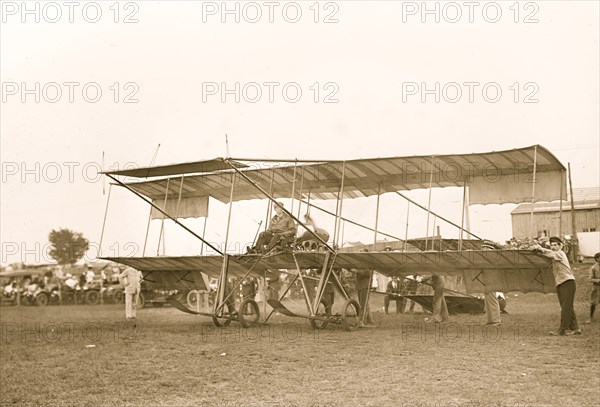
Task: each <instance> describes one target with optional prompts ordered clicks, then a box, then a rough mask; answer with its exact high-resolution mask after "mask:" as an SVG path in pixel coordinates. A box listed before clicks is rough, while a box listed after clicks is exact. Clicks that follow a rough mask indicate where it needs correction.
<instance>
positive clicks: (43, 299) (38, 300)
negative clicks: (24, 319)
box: [35, 293, 49, 307]
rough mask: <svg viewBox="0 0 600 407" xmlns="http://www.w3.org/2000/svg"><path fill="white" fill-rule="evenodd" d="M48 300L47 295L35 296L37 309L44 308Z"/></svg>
mask: <svg viewBox="0 0 600 407" xmlns="http://www.w3.org/2000/svg"><path fill="white" fill-rule="evenodd" d="M48 299H49V298H48V294H46V293H39V294H38V295H36V296H35V304H36V305H37V306H39V307H45V306H46V305H48Z"/></svg>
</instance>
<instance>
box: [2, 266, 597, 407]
mask: <svg viewBox="0 0 600 407" xmlns="http://www.w3.org/2000/svg"><path fill="white" fill-rule="evenodd" d="M590 265H591V264H584V265H578V266H577V267H576V268H577V271H576V274H577V277H578V295H577V302H576V311H577V315H578V318H579V319H580V322H583V321H584V320H585V319H587V316H588V308H589V305H588V301H587V298H588V297H587V295H586V292H587V291H588V290H589V287H588V286H589V283H586V282H585V280H586V278H587V270H588V269H589V267H590ZM382 306H383V299H382V297H381V296H373V298H372V302H371V307H372V310H373V311H374V312H373V315H374V324H373V325H372V326H370V327H367V328H362V329H359V330H358V331H354V332H345V331H343V330H341V329H340V328H339V326H337V325H330V326H329V327H328V328H327V329H324V330H313V329H311V328H310V326H309V324H308V322H307V321H306V320H303V319H297V318H289V317H286V316H282V315H279V316H275V317H274V318H272V319H271V321H269V322H270V323H269V324H268V325H262V326H259V327H255V328H250V329H243V328H241V327H240V325H239V324H238V323H236V322H233V323H232V324H231V325H230V326H229V327H227V328H215V327H214V326H213V325H212V322H211V321H210V320H209V319H208V318H206V317H199V316H194V315H188V314H184V313H181V312H180V311H177V310H176V309H173V308H171V307H163V308H145V309H143V310H140V311H138V321H137V325H136V326H134V325H133V324H131V323H127V322H126V321H125V320H124V310H123V306H122V305H121V306H119V305H105V306H48V307H44V308H40V307H34V306H21V307H2V308H1V309H0V322H1V335H2V336H1V343H0V373H1V375H0V405H2V406H88V405H90V406H91V405H93V406H115V405H126V406H236V407H238V406H257V407H262V406H315V407H316V406H319V407H325V406H329V407H333V406H340V407H341V406H405V407H409V406H415V407H417V406H418V407H429V406H455V407H458V406H461V407H462V406H473V407H475V406H478V407H479V406H511V407H513V406H515V407H516V406H519V407H526V406H599V405H600V391H599V389H600V374H599V366H600V341H599V337H600V323H599V322H598V321H599V315H597V316H596V317H595V321H594V322H593V323H592V324H590V325H582V328H583V330H584V332H583V335H581V336H567V337H553V336H549V335H548V332H549V331H550V330H553V329H556V328H557V326H558V321H559V310H560V308H559V305H558V301H557V298H556V295H554V294H548V295H543V294H538V293H530V294H520V293H510V294H509V295H508V296H507V310H508V311H509V313H510V315H503V323H502V325H501V326H500V327H489V328H486V327H485V326H484V324H485V316H484V315H481V314H480V315H454V316H451V319H450V321H449V322H448V323H445V324H441V325H439V326H437V325H430V324H425V323H424V322H423V319H424V317H426V316H427V315H425V314H423V313H414V314H390V315H386V314H384V313H383V312H382ZM392 308H393V305H392V307H391V309H392ZM334 311H335V310H334Z"/></svg>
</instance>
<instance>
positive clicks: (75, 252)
mask: <svg viewBox="0 0 600 407" xmlns="http://www.w3.org/2000/svg"><path fill="white" fill-rule="evenodd" d="M48 240H49V241H50V251H49V254H50V257H52V258H53V259H54V260H56V262H57V263H58V264H75V263H76V262H77V260H79V259H81V258H82V257H83V255H84V254H85V252H86V251H87V249H88V248H89V247H90V242H89V241H88V240H87V239H86V238H85V237H83V234H81V233H77V232H73V231H72V230H69V229H59V230H54V229H53V230H52V231H51V232H50V235H49V236H48Z"/></svg>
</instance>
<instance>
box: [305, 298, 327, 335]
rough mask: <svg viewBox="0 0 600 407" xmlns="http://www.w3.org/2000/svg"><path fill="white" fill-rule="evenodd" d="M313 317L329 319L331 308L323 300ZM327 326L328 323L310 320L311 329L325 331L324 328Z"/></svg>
mask: <svg viewBox="0 0 600 407" xmlns="http://www.w3.org/2000/svg"><path fill="white" fill-rule="evenodd" d="M315 316H316V317H320V318H329V317H331V306H330V305H329V303H328V302H327V301H325V300H324V299H322V300H321V303H320V304H319V306H318V307H317V309H316V310H315ZM328 324H329V321H323V320H320V319H311V320H310V326H311V327H312V328H313V329H325V327H326V326H327V325H328Z"/></svg>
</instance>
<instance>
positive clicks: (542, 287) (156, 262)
mask: <svg viewBox="0 0 600 407" xmlns="http://www.w3.org/2000/svg"><path fill="white" fill-rule="evenodd" d="M293 256H295V257H296V261H297V262H298V266H299V267H300V268H301V269H321V268H322V266H323V263H324V261H325V253H315V252H300V253H295V254H294V255H292V254H291V253H281V254H278V255H274V256H268V257H264V258H262V259H260V260H259V259H258V258H257V257H256V256H237V257H236V256H230V257H229V273H230V275H235V276H238V277H240V276H243V275H244V274H245V273H246V272H247V271H248V269H251V268H252V272H251V273H250V275H252V276H256V277H261V276H264V273H265V271H266V270H295V268H296V266H295V262H294V257H293ZM103 259H105V260H110V261H115V262H118V263H122V264H126V265H128V266H131V267H134V268H136V269H138V270H141V271H142V272H143V274H144V276H148V278H147V280H150V282H151V283H155V284H156V286H154V287H153V288H162V289H181V288H187V289H203V288H202V287H200V286H198V288H195V287H196V286H195V285H194V284H199V285H200V284H201V285H202V286H203V285H204V283H203V280H202V277H201V273H200V272H204V273H205V274H206V275H208V276H210V277H217V276H218V275H219V273H220V272H221V268H222V264H223V257H222V256H188V257H119V258H115V257H105V258H103ZM334 261H335V263H334V267H335V268H344V269H374V270H376V271H377V272H379V273H381V274H383V275H386V276H388V277H393V276H407V275H416V274H422V275H430V274H431V273H436V274H440V275H451V276H462V277H463V281H464V284H465V287H466V290H467V292H468V293H485V292H494V291H502V292H511V291H520V292H525V293H526V292H542V293H552V292H555V291H556V288H555V285H554V278H553V275H552V269H551V267H550V262H551V261H550V260H549V259H548V258H546V257H544V256H542V255H540V254H535V253H532V252H531V251H528V250H464V251H460V252H456V251H454V252H406V253H401V252H370V253H338V255H337V256H335V260H334ZM255 263H257V264H255ZM253 266H254V267H253Z"/></svg>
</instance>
